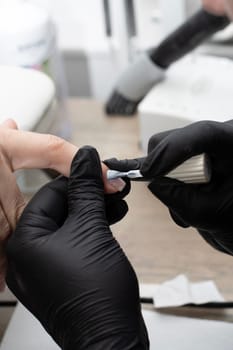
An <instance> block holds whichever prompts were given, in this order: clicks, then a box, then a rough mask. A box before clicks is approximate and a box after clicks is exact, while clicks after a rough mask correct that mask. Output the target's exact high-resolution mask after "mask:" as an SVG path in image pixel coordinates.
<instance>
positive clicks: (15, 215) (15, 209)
mask: <svg viewBox="0 0 233 350" xmlns="http://www.w3.org/2000/svg"><path fill="white" fill-rule="evenodd" d="M0 167H1V171H0V203H1V207H2V210H3V212H4V214H5V216H6V218H7V221H8V223H9V225H10V229H11V230H14V229H15V227H16V223H17V221H18V219H19V217H20V215H21V213H22V211H23V209H24V207H25V201H24V198H23V195H22V194H21V192H20V190H19V187H18V185H17V182H16V178H15V175H14V174H13V173H12V170H11V168H10V165H9V162H8V159H7V158H6V157H5V156H4V153H3V152H1V154H0Z"/></svg>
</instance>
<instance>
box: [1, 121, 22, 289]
mask: <svg viewBox="0 0 233 350" xmlns="http://www.w3.org/2000/svg"><path fill="white" fill-rule="evenodd" d="M16 127H17V126H16V124H15V123H14V122H13V121H11V120H8V121H6V122H4V123H3V124H2V125H1V126H0V130H7V129H15V128H16ZM0 162H1V170H0V227H1V231H0V291H2V290H3V289H4V287H5V273H6V266H7V259H6V255H5V242H6V239H7V238H8V236H9V234H10V233H11V232H12V231H13V230H14V229H15V227H16V223H17V221H18V219H19V217H20V215H21V213H22V211H23V209H24V207H25V202H24V198H23V196H22V194H21V192H20V190H19V188H18V186H17V183H16V179H15V176H14V174H13V172H12V166H11V163H10V161H9V159H8V157H7V155H6V152H5V148H4V147H3V146H2V145H1V146H0Z"/></svg>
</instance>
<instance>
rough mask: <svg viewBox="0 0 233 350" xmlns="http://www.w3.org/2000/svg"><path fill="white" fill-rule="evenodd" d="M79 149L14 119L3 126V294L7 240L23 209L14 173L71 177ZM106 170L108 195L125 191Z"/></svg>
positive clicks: (0, 183) (0, 180)
mask: <svg viewBox="0 0 233 350" xmlns="http://www.w3.org/2000/svg"><path fill="white" fill-rule="evenodd" d="M76 152H77V147H76V146H74V145H72V144H71V143H69V142H67V141H65V140H63V139H61V138H59V137H56V136H54V135H48V134H38V133H33V132H26V131H21V130H17V125H16V123H15V122H14V121H13V120H7V121H6V122H4V123H3V124H2V125H0V161H1V170H0V206H1V209H0V225H1V231H0V291H1V290H2V289H3V288H4V279H5V268H6V257H5V254H4V250H5V240H6V238H7V237H8V235H9V234H10V233H11V232H12V231H13V230H14V229H15V227H16V223H17V220H18V218H19V217H20V214H21V212H22V210H23V208H24V199H23V196H22V194H21V193H20V191H19V188H18V186H17V184H16V179H15V176H14V174H13V172H14V171H15V170H18V169H28V168H39V169H43V168H50V169H54V170H56V171H57V172H59V173H61V174H63V175H66V176H69V173H70V166H71V162H72V159H73V157H74V155H75V153H76ZM106 170H107V167H106V166H105V165H104V164H102V173H103V179H104V184H105V192H106V193H116V192H117V191H118V190H122V188H123V187H124V185H125V183H124V182H122V181H118V182H111V183H110V182H108V181H107V179H106Z"/></svg>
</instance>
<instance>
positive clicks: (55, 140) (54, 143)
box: [47, 134, 65, 168]
mask: <svg viewBox="0 0 233 350" xmlns="http://www.w3.org/2000/svg"><path fill="white" fill-rule="evenodd" d="M47 138H48V140H47V150H48V156H49V157H48V168H52V166H53V162H54V158H56V155H57V154H58V153H59V152H60V151H61V149H62V148H63V147H64V145H65V140H63V139H62V138H60V137H58V136H55V135H52V134H48V135H47Z"/></svg>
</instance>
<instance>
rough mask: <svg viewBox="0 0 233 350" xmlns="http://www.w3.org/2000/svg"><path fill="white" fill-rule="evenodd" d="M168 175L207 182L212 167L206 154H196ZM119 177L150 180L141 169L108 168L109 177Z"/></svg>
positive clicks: (189, 180) (179, 178) (190, 180)
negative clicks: (124, 170)
mask: <svg viewBox="0 0 233 350" xmlns="http://www.w3.org/2000/svg"><path fill="white" fill-rule="evenodd" d="M166 176H167V177H170V178H173V179H177V180H180V181H183V182H186V183H207V182H209V181H210V177H211V169H210V164H209V161H208V157H207V156H206V155H205V154H200V155H197V156H194V157H192V158H190V159H188V160H186V161H185V162H184V163H182V164H180V165H179V166H178V167H176V168H175V169H174V170H172V171H170V172H169V173H168V174H167V175H166ZM119 177H128V178H129V179H131V180H141V181H149V180H148V179H146V178H144V177H143V175H142V174H141V172H140V170H130V171H127V172H121V171H117V170H108V171H107V179H108V180H113V179H117V178H119Z"/></svg>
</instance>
